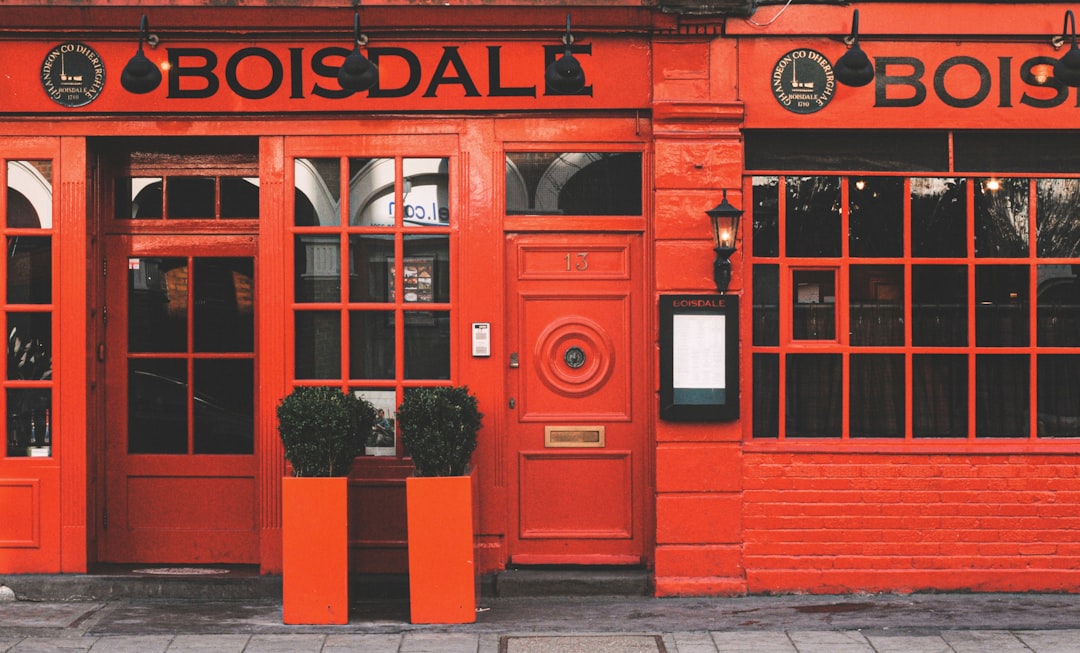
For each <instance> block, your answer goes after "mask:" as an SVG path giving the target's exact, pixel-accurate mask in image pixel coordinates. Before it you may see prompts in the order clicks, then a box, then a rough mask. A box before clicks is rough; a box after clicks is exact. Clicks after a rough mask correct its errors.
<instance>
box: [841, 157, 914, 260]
mask: <svg viewBox="0 0 1080 653" xmlns="http://www.w3.org/2000/svg"><path fill="white" fill-rule="evenodd" d="M848 210H849V212H850V214H849V216H848V221H849V227H848V230H849V234H848V237H849V239H850V245H849V247H850V248H851V250H850V251H851V255H852V256H865V257H885V256H891V257H899V256H903V255H904V179H903V178H902V177H852V178H850V179H849V180H848Z"/></svg>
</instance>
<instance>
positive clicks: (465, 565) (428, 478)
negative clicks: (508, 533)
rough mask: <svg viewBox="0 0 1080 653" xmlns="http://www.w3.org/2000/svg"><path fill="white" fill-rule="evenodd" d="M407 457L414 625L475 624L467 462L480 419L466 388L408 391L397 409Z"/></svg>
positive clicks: (471, 498)
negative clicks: (410, 472)
mask: <svg viewBox="0 0 1080 653" xmlns="http://www.w3.org/2000/svg"><path fill="white" fill-rule="evenodd" d="M397 417H398V424H399V425H400V426H401V441H402V444H403V445H404V447H405V453H406V454H407V455H409V456H411V457H412V461H413V466H414V467H415V470H416V471H415V473H414V475H413V476H410V477H409V478H407V479H405V504H406V510H407V512H408V514H407V521H408V533H409V610H410V615H411V620H412V622H413V623H472V622H474V621H476V576H475V572H474V571H473V569H474V562H473V560H474V555H475V554H474V545H473V532H474V525H473V520H474V519H475V515H474V497H475V496H476V495H475V492H474V489H473V475H472V468H471V466H470V465H469V460H470V458H471V457H472V453H473V451H474V450H475V449H476V439H477V432H478V431H479V430H480V427H481V425H482V419H483V415H482V414H481V413H480V411H479V410H478V409H477V401H476V397H475V396H473V395H472V394H470V393H469V388H468V387H467V386H459V387H446V386H440V387H425V388H410V389H408V390H406V391H405V396H404V398H403V400H402V402H401V405H400V406H399V407H398V415H397Z"/></svg>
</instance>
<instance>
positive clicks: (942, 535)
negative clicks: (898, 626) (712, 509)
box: [742, 452, 1080, 593]
mask: <svg viewBox="0 0 1080 653" xmlns="http://www.w3.org/2000/svg"><path fill="white" fill-rule="evenodd" d="M743 462H744V475H743V489H744V494H743V507H742V509H743V524H742V527H743V531H742V532H743V540H744V549H743V564H744V566H745V569H746V578H747V589H748V591H749V592H751V593H763V592H812V593H832V592H854V591H868V592H874V591H901V592H906V591H918V590H928V589H935V590H975V591H1036V590H1038V591H1077V590H1080V474H1078V463H1080V458H1078V457H1077V456H1075V455H1023V454H1001V455H985V454H981V455H974V454H963V453H961V454H948V455H945V454H904V455H885V454H861V453H749V452H744V454H743Z"/></svg>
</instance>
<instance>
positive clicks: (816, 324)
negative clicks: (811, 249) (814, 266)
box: [791, 270, 836, 340]
mask: <svg viewBox="0 0 1080 653" xmlns="http://www.w3.org/2000/svg"><path fill="white" fill-rule="evenodd" d="M791 295H792V303H793V306H792V312H791V319H792V325H791V337H792V338H793V339H795V340H836V272H834V271H833V270H792V271H791Z"/></svg>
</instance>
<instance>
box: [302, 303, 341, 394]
mask: <svg viewBox="0 0 1080 653" xmlns="http://www.w3.org/2000/svg"><path fill="white" fill-rule="evenodd" d="M295 328H296V334H295V336H296V378H298V379H339V378H341V314H340V313H338V312H337V311H297V313H296V322H295Z"/></svg>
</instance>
